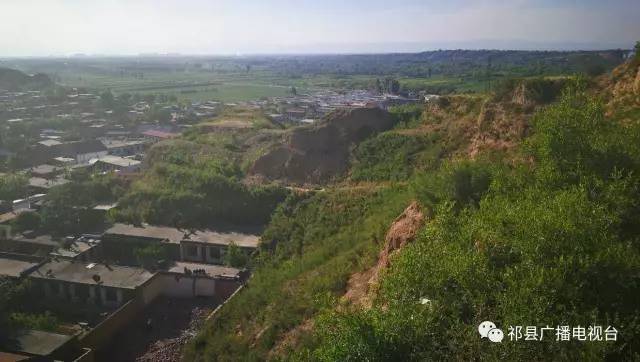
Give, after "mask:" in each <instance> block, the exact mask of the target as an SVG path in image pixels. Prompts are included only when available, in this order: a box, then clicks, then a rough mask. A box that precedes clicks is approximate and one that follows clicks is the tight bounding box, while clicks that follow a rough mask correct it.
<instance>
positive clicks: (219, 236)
mask: <svg viewBox="0 0 640 362" xmlns="http://www.w3.org/2000/svg"><path fill="white" fill-rule="evenodd" d="M108 234H112V235H121V236H129V237H141V238H151V239H158V240H159V241H161V240H165V241H166V242H170V243H176V244H178V243H180V242H181V241H192V242H198V243H204V244H214V245H229V244H231V243H232V242H233V243H235V244H236V245H238V246H241V247H246V248H255V247H257V246H258V244H259V243H260V237H259V236H258V235H252V234H243V233H237V232H217V231H213V230H198V231H194V232H190V231H189V230H179V229H176V228H172V227H168V226H152V225H143V226H134V225H128V224H115V225H114V226H113V227H111V228H110V229H109V230H107V231H106V232H105V235H108Z"/></svg>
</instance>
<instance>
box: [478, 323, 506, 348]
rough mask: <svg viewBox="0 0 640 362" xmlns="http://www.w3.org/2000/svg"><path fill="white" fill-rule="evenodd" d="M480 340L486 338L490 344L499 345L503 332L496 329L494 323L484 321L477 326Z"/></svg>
mask: <svg viewBox="0 0 640 362" xmlns="http://www.w3.org/2000/svg"><path fill="white" fill-rule="evenodd" d="M478 333H480V338H488V339H489V340H490V341H491V342H494V343H500V342H502V340H503V339H504V332H502V330H501V329H499V328H497V327H496V325H495V323H493V322H491V321H484V322H482V323H480V325H479V326H478Z"/></svg>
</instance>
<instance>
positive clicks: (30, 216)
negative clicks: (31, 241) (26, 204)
mask: <svg viewBox="0 0 640 362" xmlns="http://www.w3.org/2000/svg"><path fill="white" fill-rule="evenodd" d="M13 223H14V225H15V227H16V228H17V229H18V230H20V231H23V230H37V229H38V228H40V224H41V223H42V220H41V218H40V214H38V213H37V212H23V213H21V214H20V215H18V217H17V218H16V219H15V221H14V222H13Z"/></svg>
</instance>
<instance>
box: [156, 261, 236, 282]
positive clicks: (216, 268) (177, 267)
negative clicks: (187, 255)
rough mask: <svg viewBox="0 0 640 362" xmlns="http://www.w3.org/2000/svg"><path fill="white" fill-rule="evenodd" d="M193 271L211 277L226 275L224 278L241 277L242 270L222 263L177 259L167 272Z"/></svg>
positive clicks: (183, 272) (181, 272)
mask: <svg viewBox="0 0 640 362" xmlns="http://www.w3.org/2000/svg"><path fill="white" fill-rule="evenodd" d="M187 271H188V273H192V274H194V275H198V274H200V275H202V276H207V277H211V278H215V277H224V278H239V277H240V274H241V273H242V271H241V270H240V269H236V268H230V267H226V266H221V265H212V264H201V263H190V262H184V261H177V262H175V263H174V264H173V265H171V266H170V267H169V268H168V269H167V270H166V272H168V273H174V274H185V272H187Z"/></svg>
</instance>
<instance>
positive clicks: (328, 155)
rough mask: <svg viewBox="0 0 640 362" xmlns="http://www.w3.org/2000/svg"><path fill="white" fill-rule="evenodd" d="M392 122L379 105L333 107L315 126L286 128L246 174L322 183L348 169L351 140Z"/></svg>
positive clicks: (363, 137)
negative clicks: (277, 142) (282, 136)
mask: <svg viewBox="0 0 640 362" xmlns="http://www.w3.org/2000/svg"><path fill="white" fill-rule="evenodd" d="M392 126H393V119H392V118H391V116H390V115H389V113H388V112H386V111H384V110H382V109H379V108H356V109H351V110H340V111H336V112H334V113H332V114H330V115H329V116H328V117H327V119H326V120H325V121H324V122H322V123H321V124H319V125H317V126H313V127H300V128H296V129H293V130H292V131H291V132H288V133H287V134H286V136H285V140H284V142H283V143H282V145H280V146H278V147H276V148H274V149H272V150H270V151H269V152H267V153H266V154H264V155H263V156H262V157H260V158H258V159H257V160H256V161H255V163H254V164H253V166H252V167H251V168H250V170H249V174H250V175H252V176H261V177H263V178H265V179H267V180H282V181H285V182H291V183H298V184H306V183H311V184H318V183H324V182H326V181H329V180H330V179H332V178H334V177H336V176H339V175H341V174H343V173H344V172H345V171H346V170H347V167H348V164H349V163H348V161H349V149H350V147H351V146H352V145H353V144H356V143H358V142H360V141H362V140H364V139H365V138H367V137H368V136H370V135H372V134H374V133H376V132H381V131H384V130H387V129H389V128H391V127H392Z"/></svg>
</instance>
